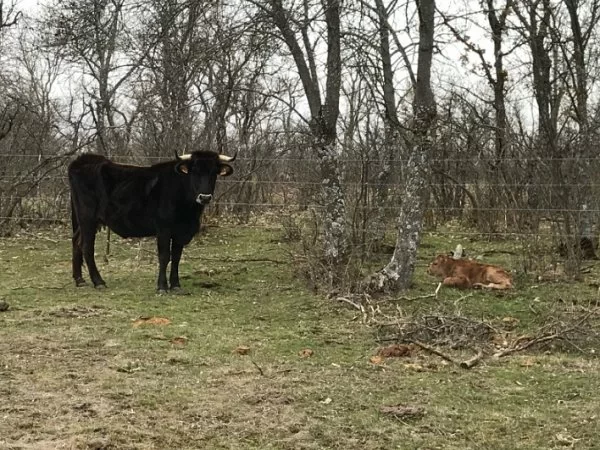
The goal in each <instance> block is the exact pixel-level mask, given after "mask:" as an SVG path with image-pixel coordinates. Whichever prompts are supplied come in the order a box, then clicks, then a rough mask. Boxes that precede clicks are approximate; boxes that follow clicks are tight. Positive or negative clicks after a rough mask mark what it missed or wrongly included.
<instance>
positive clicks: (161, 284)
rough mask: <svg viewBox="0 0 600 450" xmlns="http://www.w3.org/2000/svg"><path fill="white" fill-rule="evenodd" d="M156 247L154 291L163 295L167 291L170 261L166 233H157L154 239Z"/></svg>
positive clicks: (169, 241) (169, 239)
mask: <svg viewBox="0 0 600 450" xmlns="http://www.w3.org/2000/svg"><path fill="white" fill-rule="evenodd" d="M156 245H157V247H158V283H157V286H156V290H157V292H158V293H159V294H165V293H166V292H167V290H168V289H169V286H168V285H167V266H168V265H169V261H170V260H171V236H170V234H167V233H159V234H158V236H157V237H156Z"/></svg>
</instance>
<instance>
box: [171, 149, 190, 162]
mask: <svg viewBox="0 0 600 450" xmlns="http://www.w3.org/2000/svg"><path fill="white" fill-rule="evenodd" d="M173 153H175V159H176V160H177V161H183V160H188V159H192V155H186V154H183V155H181V156H179V155H178V154H177V150H173Z"/></svg>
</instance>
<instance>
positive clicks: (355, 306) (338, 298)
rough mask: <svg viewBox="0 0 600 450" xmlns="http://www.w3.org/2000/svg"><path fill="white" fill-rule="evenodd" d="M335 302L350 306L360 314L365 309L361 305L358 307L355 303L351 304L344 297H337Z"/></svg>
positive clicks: (351, 302) (350, 301)
mask: <svg viewBox="0 0 600 450" xmlns="http://www.w3.org/2000/svg"><path fill="white" fill-rule="evenodd" d="M336 300H337V301H338V302H344V303H347V304H349V305H350V306H352V307H353V308H355V309H358V310H359V311H360V312H362V313H364V312H365V308H364V307H363V306H362V305H359V304H358V303H356V302H353V301H352V300H350V299H348V298H346V297H337V298H336Z"/></svg>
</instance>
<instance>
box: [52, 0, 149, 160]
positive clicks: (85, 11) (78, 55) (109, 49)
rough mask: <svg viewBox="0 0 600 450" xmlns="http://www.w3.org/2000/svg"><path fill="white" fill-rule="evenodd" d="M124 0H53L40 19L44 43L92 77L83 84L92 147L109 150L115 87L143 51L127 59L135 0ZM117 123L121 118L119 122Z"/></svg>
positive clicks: (115, 113)
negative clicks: (45, 29) (93, 138)
mask: <svg viewBox="0 0 600 450" xmlns="http://www.w3.org/2000/svg"><path fill="white" fill-rule="evenodd" d="M130 3H131V2H128V0H85V1H83V2H78V1H69V2H57V3H55V4H53V5H50V6H49V7H48V9H47V17H46V23H47V26H48V28H49V29H50V30H52V31H53V32H52V34H51V35H49V37H48V44H49V45H50V46H52V47H54V48H56V49H57V51H61V52H63V53H64V54H65V56H66V57H67V58H69V59H71V61H73V62H74V63H78V64H81V65H82V67H83V70H84V73H85V75H86V76H89V77H90V78H91V80H92V81H93V83H92V84H91V86H89V87H88V86H87V85H86V84H85V83H84V85H83V87H84V89H86V91H87V95H88V96H89V98H90V99H91V102H92V103H93V104H90V105H89V106H90V111H91V112H92V115H93V120H94V123H95V127H96V132H97V140H96V150H97V151H98V152H99V153H102V154H106V155H110V154H111V153H113V152H114V147H116V146H119V144H120V142H119V139H118V133H117V132H116V131H117V127H118V125H119V124H118V123H117V116H119V117H120V118H121V119H123V120H124V121H125V122H127V118H126V116H125V114H124V113H123V112H122V111H120V110H119V108H118V104H117V99H118V98H119V97H120V96H119V95H118V92H119V89H121V88H122V87H123V84H124V83H125V82H126V81H127V80H128V79H129V78H130V77H131V75H132V74H133V73H134V72H135V71H136V70H137V69H138V68H139V65H140V62H141V61H142V60H143V58H144V57H145V53H144V52H143V53H142V54H141V55H140V56H138V57H137V59H134V60H132V59H128V58H126V57H125V55H124V53H125V52H127V51H128V50H130V48H129V46H130V44H131V39H130V34H129V31H128V30H127V25H126V23H127V22H128V21H130V22H131V21H134V19H133V18H134V17H135V15H134V10H135V8H136V7H137V6H136V5H133V4H130ZM122 125H123V124H122Z"/></svg>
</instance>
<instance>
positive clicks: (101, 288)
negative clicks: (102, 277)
mask: <svg viewBox="0 0 600 450" xmlns="http://www.w3.org/2000/svg"><path fill="white" fill-rule="evenodd" d="M94 287H95V288H96V289H98V290H99V291H102V290H104V289H106V285H105V284H104V283H100V284H96V285H94Z"/></svg>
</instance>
